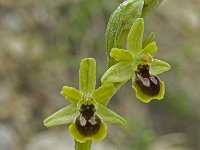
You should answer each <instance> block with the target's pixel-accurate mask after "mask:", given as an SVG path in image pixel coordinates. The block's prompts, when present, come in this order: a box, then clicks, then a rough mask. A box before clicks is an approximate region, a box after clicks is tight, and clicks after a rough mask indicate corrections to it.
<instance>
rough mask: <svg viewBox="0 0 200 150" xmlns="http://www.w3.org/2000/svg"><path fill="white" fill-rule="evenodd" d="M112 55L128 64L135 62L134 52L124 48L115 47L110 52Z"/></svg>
mask: <svg viewBox="0 0 200 150" xmlns="http://www.w3.org/2000/svg"><path fill="white" fill-rule="evenodd" d="M110 56H111V57H113V58H115V59H116V60H117V61H122V62H124V63H126V64H129V63H131V62H133V55H132V53H131V52H129V51H127V50H124V49H118V48H113V49H112V50H111V52H110Z"/></svg>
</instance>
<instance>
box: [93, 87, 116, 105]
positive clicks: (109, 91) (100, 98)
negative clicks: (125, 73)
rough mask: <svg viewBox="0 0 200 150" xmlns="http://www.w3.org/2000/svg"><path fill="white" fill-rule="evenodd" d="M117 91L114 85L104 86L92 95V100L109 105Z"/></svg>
mask: <svg viewBox="0 0 200 150" xmlns="http://www.w3.org/2000/svg"><path fill="white" fill-rule="evenodd" d="M115 90H116V89H115V86H114V84H113V83H106V84H103V85H101V86H100V87H99V88H98V89H96V90H95V91H94V92H93V93H92V98H93V99H94V100H95V101H97V102H98V103H101V104H104V105H107V103H108V101H109V100H110V98H111V97H112V95H113V94H114V93H115Z"/></svg>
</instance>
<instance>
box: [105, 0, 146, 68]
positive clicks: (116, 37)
mask: <svg viewBox="0 0 200 150" xmlns="http://www.w3.org/2000/svg"><path fill="white" fill-rule="evenodd" d="M143 4H144V1H143V0H127V1H125V2H123V3H122V4H120V6H119V7H118V8H117V9H116V10H115V11H114V13H113V14H112V15H111V17H110V19H109V22H108V26H107V29H106V34H105V39H106V52H107V58H108V64H109V67H110V66H112V65H114V64H116V61H115V59H114V58H112V57H110V51H111V49H112V48H113V47H117V48H122V46H123V43H124V41H125V39H126V37H127V34H128V32H129V30H130V28H131V26H132V24H133V22H134V21H135V19H136V18H138V17H140V16H141V13H142V8H143Z"/></svg>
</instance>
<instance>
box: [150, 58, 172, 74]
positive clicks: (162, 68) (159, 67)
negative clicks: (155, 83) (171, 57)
mask: <svg viewBox="0 0 200 150" xmlns="http://www.w3.org/2000/svg"><path fill="white" fill-rule="evenodd" d="M170 68H171V66H170V65H169V64H168V63H167V62H164V61H162V60H158V59H153V62H152V63H151V67H150V70H149V72H150V74H153V75H158V74H161V73H163V72H166V71H168V70H169V69H170Z"/></svg>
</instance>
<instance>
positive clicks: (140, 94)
mask: <svg viewBox="0 0 200 150" xmlns="http://www.w3.org/2000/svg"><path fill="white" fill-rule="evenodd" d="M159 80H160V79H159ZM132 87H133V89H134V90H135V95H136V97H137V98H138V99H139V100H141V101H143V102H144V103H148V102H150V101H151V100H153V99H157V100H161V99H163V97H164V95H165V85H164V82H163V81H161V80H160V92H159V93H158V95H156V96H149V95H147V94H144V93H143V92H142V91H141V89H140V88H139V87H138V85H137V84H136V83H135V82H133V84H132Z"/></svg>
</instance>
